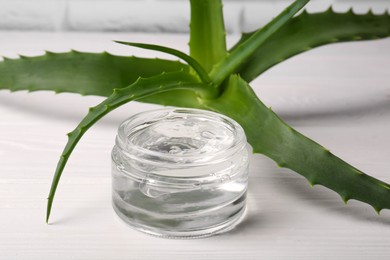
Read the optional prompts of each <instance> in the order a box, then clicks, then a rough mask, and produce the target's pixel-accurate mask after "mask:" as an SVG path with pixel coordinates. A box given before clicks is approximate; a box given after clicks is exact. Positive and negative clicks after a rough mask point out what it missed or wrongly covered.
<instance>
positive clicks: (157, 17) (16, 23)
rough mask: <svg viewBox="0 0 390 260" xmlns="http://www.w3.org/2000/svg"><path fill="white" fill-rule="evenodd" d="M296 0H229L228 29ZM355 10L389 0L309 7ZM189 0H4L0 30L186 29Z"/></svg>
mask: <svg viewBox="0 0 390 260" xmlns="http://www.w3.org/2000/svg"><path fill="white" fill-rule="evenodd" d="M291 2H292V0H246V1H240V0H225V1H224V13H225V20H226V28H227V31H228V32H241V31H248V30H253V29H255V28H257V27H259V26H261V25H263V24H265V23H266V22H267V21H268V20H270V19H271V18H272V17H274V16H275V15H276V14H277V13H278V12H280V11H281V10H282V9H283V8H284V7H285V6H287V5H288V4H289V3H291ZM331 4H332V5H333V6H334V7H335V9H336V10H338V11H342V10H346V9H348V8H349V7H351V6H353V7H354V9H355V11H356V12H365V11H367V10H368V8H370V7H371V8H373V10H374V12H378V13H379V12H383V11H384V10H385V9H390V0H312V1H311V3H309V5H308V6H307V8H308V9H309V11H312V12H314V11H321V10H325V9H326V8H327V7H329V5H331ZM188 23H189V1H188V0H0V30H45V31H143V32H156V31H162V32H165V31H166V32H187V31H188Z"/></svg>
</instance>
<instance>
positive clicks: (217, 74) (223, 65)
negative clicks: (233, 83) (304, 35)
mask: <svg viewBox="0 0 390 260" xmlns="http://www.w3.org/2000/svg"><path fill="white" fill-rule="evenodd" d="M309 1H310V0H297V1H295V2H294V3H292V4H291V5H290V6H289V7H287V8H286V9H285V10H284V11H283V12H282V13H280V14H279V15H278V16H277V17H276V18H275V19H273V20H272V21H271V22H269V23H268V24H267V25H266V26H264V27H263V28H261V29H260V30H258V31H256V32H255V33H254V34H252V35H251V36H250V37H249V38H248V39H246V40H245V41H243V42H242V43H240V44H239V45H238V46H237V48H235V49H234V50H233V51H232V52H231V53H230V55H229V56H227V57H226V58H225V59H223V60H222V61H221V62H219V63H217V64H216V65H215V66H214V67H213V69H212V71H211V72H210V77H211V79H212V80H213V82H214V83H215V85H217V86H218V85H219V84H221V83H222V82H223V81H224V80H225V79H226V78H227V77H228V76H229V75H231V74H232V73H233V72H234V71H235V70H236V69H237V68H238V67H239V66H240V65H241V64H242V63H243V62H244V61H245V60H247V59H248V58H249V57H250V56H251V55H252V54H253V53H254V52H255V51H256V50H257V49H258V48H259V47H260V46H261V45H262V44H263V43H264V42H265V41H266V40H267V39H268V38H269V37H270V36H271V35H273V34H274V33H275V32H276V31H277V30H278V29H280V28H281V27H282V26H283V25H284V24H285V23H286V22H288V21H289V20H290V19H291V17H293V16H294V15H295V14H296V13H297V12H298V11H299V10H301V9H302V7H304V6H305V5H306V4H307V3H308V2H309Z"/></svg>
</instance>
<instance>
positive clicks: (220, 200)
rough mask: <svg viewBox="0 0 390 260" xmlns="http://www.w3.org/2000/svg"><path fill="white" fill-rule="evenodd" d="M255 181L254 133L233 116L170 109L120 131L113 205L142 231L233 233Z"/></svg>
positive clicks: (196, 234) (140, 116)
mask: <svg viewBox="0 0 390 260" xmlns="http://www.w3.org/2000/svg"><path fill="white" fill-rule="evenodd" d="M247 184H248V149H247V142H246V137H245V134H244V131H243V129H242V128H241V126H240V125H239V124H237V123H236V122H235V121H233V120H232V119H230V118H228V117H225V116H223V115H220V114H217V113H213V112H208V111H204V110H197V109H173V108H164V109H159V110H152V111H148V112H144V113H140V114H137V115H134V116H132V117H130V118H129V119H127V120H126V121H124V122H123V123H122V124H121V125H120V127H119V129H118V135H117V137H116V145H115V146H114V149H113V151H112V196H113V207H114V209H115V211H116V213H117V214H118V216H119V217H120V218H121V219H123V220H124V221H125V222H126V223H128V224H129V225H131V226H132V227H134V228H136V229H138V230H141V231H143V232H146V233H149V234H153V235H157V236H162V237H172V238H174V237H177V238H185V237H187V238H189V237H201V236H210V235H213V234H216V233H221V232H225V231H227V230H229V229H231V228H232V227H234V226H235V225H236V224H237V223H238V222H239V221H240V220H241V219H242V217H243V215H244V212H245V204H246V190H247Z"/></svg>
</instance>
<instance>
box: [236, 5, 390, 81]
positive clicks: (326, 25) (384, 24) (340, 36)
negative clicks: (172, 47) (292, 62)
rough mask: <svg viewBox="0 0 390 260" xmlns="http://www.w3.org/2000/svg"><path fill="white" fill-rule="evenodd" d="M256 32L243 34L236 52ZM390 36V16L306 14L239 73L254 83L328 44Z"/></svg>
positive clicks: (267, 43) (273, 38) (280, 32)
mask: <svg viewBox="0 0 390 260" xmlns="http://www.w3.org/2000/svg"><path fill="white" fill-rule="evenodd" d="M253 33H254V32H252V33H247V34H243V35H242V37H241V39H240V41H239V42H238V43H237V44H236V45H235V46H234V47H233V48H232V51H234V50H235V49H236V48H238V46H240V45H241V44H242V43H243V42H245V41H246V40H247V39H248V38H249V37H250V36H251V35H253ZM388 36H390V15H389V14H388V13H384V14H382V15H375V14H373V13H372V11H369V12H368V13H367V14H364V15H358V14H354V13H353V11H352V9H350V10H349V11H348V12H346V13H335V12H334V11H333V10H332V8H329V9H328V10H327V11H325V12H323V13H314V14H308V13H307V12H306V11H304V12H302V13H301V14H300V15H299V16H297V17H294V18H293V19H292V20H290V21H289V22H287V23H286V24H285V25H284V26H283V27H282V28H280V30H278V31H277V32H276V33H275V34H273V35H272V36H271V37H269V38H268V39H267V40H266V41H265V42H264V44H263V45H261V46H260V47H259V48H258V49H257V50H256V51H255V52H254V53H253V54H252V55H251V56H250V57H249V58H248V59H247V60H246V61H245V62H244V63H243V64H241V66H240V67H239V68H238V69H237V70H236V71H235V72H236V73H238V74H240V76H241V77H242V78H243V79H245V80H246V81H248V82H250V81H252V80H253V79H255V78H256V77H257V76H258V75H260V74H261V73H263V72H264V71H266V70H267V69H269V68H271V67H272V66H274V65H276V64H278V63H280V62H282V61H284V60H286V59H288V58H290V57H293V56H294V55H297V54H299V53H302V52H305V51H308V50H311V49H313V48H315V47H318V46H322V45H325V44H331V43H337V42H348V41H360V40H373V39H380V38H385V37H388Z"/></svg>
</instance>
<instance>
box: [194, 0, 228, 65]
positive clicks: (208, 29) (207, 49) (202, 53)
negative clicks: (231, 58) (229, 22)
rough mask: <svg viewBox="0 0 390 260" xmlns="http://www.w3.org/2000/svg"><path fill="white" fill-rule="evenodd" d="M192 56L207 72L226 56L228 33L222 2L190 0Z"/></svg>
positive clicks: (215, 0) (217, 0)
mask: <svg viewBox="0 0 390 260" xmlns="http://www.w3.org/2000/svg"><path fill="white" fill-rule="evenodd" d="M190 3H191V24H190V29H191V30H190V43H189V45H190V55H191V57H193V58H194V59H195V60H197V61H198V62H199V63H200V64H201V65H202V66H203V67H204V68H205V70H206V71H207V72H209V71H210V70H211V68H212V67H213V65H214V64H215V63H217V62H219V61H220V60H222V59H223V58H224V57H225V56H226V54H227V51H226V33H225V25H224V21H223V13H222V1H221V0H190Z"/></svg>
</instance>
